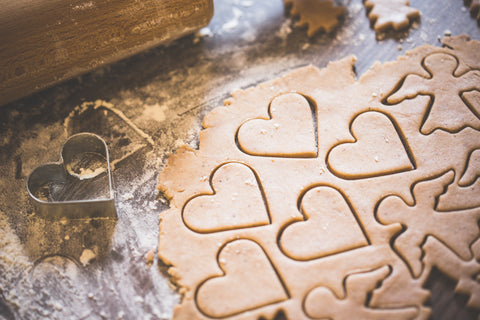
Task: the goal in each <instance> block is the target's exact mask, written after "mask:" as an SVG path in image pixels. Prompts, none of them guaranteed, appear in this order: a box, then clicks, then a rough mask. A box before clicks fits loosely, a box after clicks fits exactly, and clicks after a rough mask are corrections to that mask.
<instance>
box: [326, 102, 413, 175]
mask: <svg viewBox="0 0 480 320" xmlns="http://www.w3.org/2000/svg"><path fill="white" fill-rule="evenodd" d="M351 132H352V135H353V136H354V137H355V140H356V141H355V142H347V143H342V144H339V145H337V146H335V147H334V148H333V149H332V150H331V151H330V153H329V155H328V159H327V162H328V165H329V167H330V169H331V170H332V171H333V173H334V174H335V175H337V176H339V177H342V178H344V179H361V178H370V177H377V176H383V175H387V174H394V173H399V172H404V171H409V170H413V169H414V168H415V167H414V165H413V164H412V161H411V159H410V157H409V149H408V147H407V144H406V142H405V144H404V143H403V142H402V139H401V137H400V136H399V132H397V130H396V129H395V126H394V125H393V123H392V121H391V120H390V119H389V118H388V117H387V116H386V115H384V114H383V113H380V112H375V111H370V112H365V113H362V114H360V115H358V116H357V117H356V118H355V119H354V120H353V123H352V129H351Z"/></svg>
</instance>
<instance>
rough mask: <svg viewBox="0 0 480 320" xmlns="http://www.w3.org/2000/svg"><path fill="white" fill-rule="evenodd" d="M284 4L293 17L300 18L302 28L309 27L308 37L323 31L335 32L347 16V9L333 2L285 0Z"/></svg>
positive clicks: (331, 0)
mask: <svg viewBox="0 0 480 320" xmlns="http://www.w3.org/2000/svg"><path fill="white" fill-rule="evenodd" d="M283 3H284V5H285V7H286V8H289V9H290V14H291V15H292V16H294V17H296V16H300V21H299V24H300V26H302V27H305V26H308V31H307V36H308V37H312V36H314V35H315V34H316V33H317V32H319V31H322V30H323V31H325V32H327V33H328V32H331V31H333V29H335V28H336V27H337V26H338V19H339V18H340V17H341V16H343V15H344V14H345V7H341V6H336V5H335V4H334V3H333V0H283Z"/></svg>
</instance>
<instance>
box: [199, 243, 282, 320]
mask: <svg viewBox="0 0 480 320" xmlns="http://www.w3.org/2000/svg"><path fill="white" fill-rule="evenodd" d="M218 262H219V266H220V268H221V269H222V270H223V271H224V275H223V276H220V277H214V278H210V279H208V280H207V281H205V282H204V283H203V284H202V285H201V286H200V287H199V288H198V290H197V294H196V300H197V305H198V308H199V309H200V310H201V311H202V312H203V313H204V314H205V315H207V316H209V317H212V318H224V317H228V316H233V315H236V314H239V313H241V312H245V311H249V310H253V309H257V308H261V307H264V306H267V305H270V304H273V303H278V302H281V301H284V300H286V299H288V293H287V292H286V289H285V287H284V286H283V284H282V281H281V279H280V278H279V277H278V275H277V273H276V271H275V268H274V266H273V265H272V263H271V262H270V260H269V259H268V257H267V256H266V254H265V252H264V251H263V249H262V248H261V247H260V246H259V245H258V244H257V243H256V242H253V241H251V240H246V239H241V240H235V241H233V242H230V243H228V244H227V245H226V246H225V247H224V248H223V249H222V250H221V251H220V254H219V255H218Z"/></svg>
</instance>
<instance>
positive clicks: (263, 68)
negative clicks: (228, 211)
mask: <svg viewBox="0 0 480 320" xmlns="http://www.w3.org/2000/svg"><path fill="white" fill-rule="evenodd" d="M7 2H8V3H10V4H11V5H15V3H16V2H15V1H3V2H2V3H3V4H5V3H7ZM147 2H148V1H147ZM147 2H145V1H144V2H143V3H147ZM167 2H168V1H164V2H163V3H167ZM410 2H411V5H412V6H413V7H415V8H418V9H420V10H421V12H422V16H421V19H420V21H418V22H417V23H416V25H415V28H412V29H410V30H409V31H405V32H392V33H387V34H386V35H384V36H382V37H381V38H378V37H377V36H376V35H375V32H374V31H373V30H372V27H371V24H370V22H369V21H368V18H367V13H366V11H365V8H364V7H363V3H362V1H361V0H351V1H343V3H344V4H346V5H347V15H346V16H345V18H344V19H342V20H341V21H340V24H339V27H338V28H337V29H336V30H335V31H333V33H331V34H323V33H320V34H318V35H316V36H314V37H312V38H308V37H307V35H306V30H305V28H301V27H298V26H297V25H296V24H295V21H296V20H291V19H290V18H289V17H288V16H287V15H286V14H285V12H284V9H283V4H282V1H280V0H276V1H250V0H217V1H215V3H214V5H215V15H214V17H213V19H212V21H211V23H210V25H209V26H208V29H203V30H202V31H201V33H199V34H196V35H190V36H187V37H185V38H182V39H179V40H176V41H174V42H173V43H172V44H171V45H170V46H168V47H163V46H162V47H158V48H155V49H152V50H150V51H147V52H144V53H141V54H139V55H136V56H133V57H131V58H128V59H125V60H122V61H120V62H117V63H114V64H112V65H109V66H107V67H103V68H100V69H98V70H96V71H94V72H90V73H87V74H84V75H83V76H80V77H77V78H74V79H72V80H69V81H67V82H64V83H62V84H59V85H56V86H54V87H51V88H49V89H46V90H43V91H41V92H38V93H36V94H34V95H31V96H30V97H27V98H23V99H21V100H17V101H15V102H13V103H10V104H8V105H5V106H4V107H2V108H0V319H1V320H5V319H7V320H11V319H62V320H63V319H170V318H171V316H172V312H173V307H174V305H175V304H176V303H178V302H179V301H180V299H181V296H180V294H178V293H177V292H176V291H175V290H174V288H173V287H172V286H171V285H170V283H169V277H168V275H167V274H166V272H165V269H166V267H165V266H164V265H162V264H161V263H160V262H159V261H158V260H156V259H154V261H153V263H152V264H149V263H147V260H146V256H148V253H149V252H151V250H153V251H154V252H155V250H156V248H157V245H158V223H159V221H158V220H159V219H158V213H159V212H160V211H162V210H166V209H167V208H168V204H167V203H165V202H164V201H163V200H162V197H161V195H159V194H158V193H157V191H156V185H157V175H158V172H159V171H160V170H161V168H162V166H163V165H164V163H165V161H166V159H167V157H168V155H169V154H170V153H171V152H173V151H174V150H176V149H177V148H178V147H179V146H180V145H182V144H183V143H186V144H188V145H190V146H191V147H194V148H195V147H197V144H198V132H199V130H200V129H201V121H202V119H203V117H204V116H205V114H207V113H208V112H209V111H211V110H212V109H213V108H214V107H217V106H219V105H222V104H223V101H224V100H225V99H226V98H228V97H229V96H230V92H231V91H232V90H234V89H236V88H246V87H249V86H252V85H256V84H258V83H261V82H264V81H266V80H270V79H273V78H276V77H278V76H280V75H282V74H284V73H286V72H288V71H290V70H292V69H294V68H297V67H300V66H304V65H307V64H313V65H315V66H318V67H325V66H326V65H327V63H328V62H329V61H332V60H338V59H341V58H343V57H345V56H347V55H349V54H355V55H356V57H357V59H358V61H357V63H356V73H357V76H360V75H362V74H363V73H365V71H367V70H368V69H369V68H370V67H371V66H372V65H373V63H374V62H375V61H381V62H385V61H392V60H395V59H397V57H398V56H400V55H404V54H405V52H406V51H407V50H410V49H412V48H415V47H417V46H420V45H422V44H425V43H427V44H430V45H435V46H440V45H441V44H440V42H439V38H441V37H443V36H444V34H445V33H447V34H452V35H460V34H464V33H466V34H469V35H470V36H471V37H472V38H473V39H476V40H480V28H479V26H478V24H477V21H476V20H475V18H473V17H472V16H471V15H470V13H469V11H468V9H467V8H465V7H464V3H463V1H462V0H411V1H410ZM22 3H23V0H22ZM159 3H160V1H159ZM52 5H53V6H55V4H54V3H53V4H52ZM11 19H14V18H13V17H11ZM18 19H19V18H18ZM32 23H34V22H32ZM0 32H2V37H5V34H6V33H7V34H8V32H5V31H4V30H2V31H0ZM3 39H4V38H2V40H3ZM4 42H5V41H3V42H2V43H0V45H2V46H3V45H5V44H4ZM7 42H8V41H7ZM50 50H52V48H50ZM3 54H4V52H3V51H2V50H0V55H3ZM9 56H10V55H9ZM45 58H46V57H45ZM18 81H19V82H21V81H20V80H18ZM100 100H101V101H100ZM102 101H105V102H102ZM102 106H103V107H102ZM109 106H110V107H112V108H113V109H108V108H106V107H109ZM112 110H113V111H112ZM114 111H115V112H114ZM132 125H133V126H132ZM135 128H136V129H137V131H136V130H135ZM80 131H89V132H93V133H97V134H99V135H101V136H102V137H103V138H104V139H105V140H106V141H107V143H108V146H109V150H110V154H111V157H112V162H113V161H115V160H119V161H117V162H115V167H114V170H113V171H112V172H113V180H114V189H115V192H116V206H117V214H118V219H104V220H95V219H94V220H89V219H85V220H76V221H48V220H45V219H42V218H41V217H38V216H36V215H35V214H34V210H33V208H32V207H31V205H30V203H29V199H28V195H27V192H26V187H25V185H26V184H25V181H26V178H27V176H28V175H29V174H30V172H31V171H32V170H33V169H34V168H35V167H37V166H39V165H40V164H43V163H45V162H49V161H58V160H59V150H60V148H61V145H62V143H63V142H65V140H66V139H67V137H68V136H70V135H72V134H74V133H76V132H80ZM139 132H143V133H144V134H145V135H146V136H148V137H149V138H150V139H151V141H152V142H153V143H150V142H149V141H148V139H145V137H143V136H141V135H139ZM92 254H93V256H92ZM179 254H188V252H180V253H179ZM455 285H456V283H454V282H453V281H452V280H450V279H448V278H447V277H446V276H444V275H442V274H441V273H440V272H434V273H433V274H432V275H431V277H430V279H429V281H428V282H427V284H426V286H427V287H428V288H429V289H431V290H432V295H431V298H430V300H429V302H428V303H429V306H430V307H431V308H432V310H433V312H432V319H435V320H437V319H438V320H447V319H477V317H478V311H476V310H471V309H468V308H467V307H466V297H465V296H462V295H458V294H455V293H454V292H453V290H454V286H455Z"/></svg>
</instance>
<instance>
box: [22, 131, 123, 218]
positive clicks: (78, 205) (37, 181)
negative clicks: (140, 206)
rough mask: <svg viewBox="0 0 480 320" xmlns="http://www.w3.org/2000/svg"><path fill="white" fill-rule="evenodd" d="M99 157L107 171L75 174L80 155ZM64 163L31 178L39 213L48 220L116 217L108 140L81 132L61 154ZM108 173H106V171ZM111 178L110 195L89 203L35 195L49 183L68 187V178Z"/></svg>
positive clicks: (35, 172) (29, 182) (36, 172)
mask: <svg viewBox="0 0 480 320" xmlns="http://www.w3.org/2000/svg"><path fill="white" fill-rule="evenodd" d="M82 154H97V155H100V156H101V157H102V158H104V159H105V161H106V170H101V171H99V172H97V171H95V172H93V174H91V175H90V176H87V177H84V178H82V177H79V175H77V174H76V173H74V172H72V168H71V166H72V163H74V161H75V159H76V158H78V156H79V155H82ZM60 156H61V160H60V162H53V163H47V164H44V165H41V166H39V167H37V168H35V169H34V170H33V171H32V173H31V174H30V175H29V177H28V179H27V191H28V194H29V196H30V198H31V200H32V202H33V205H34V207H35V210H36V213H37V214H39V215H41V216H43V217H46V218H63V217H65V218H70V219H81V218H97V217H101V218H107V217H116V216H117V213H116V209H115V196H114V192H113V188H112V175H111V172H110V159H109V154H108V147H107V144H106V143H105V141H104V140H103V139H102V138H101V137H99V136H97V135H96V134H93V133H88V132H84V133H78V134H75V135H73V136H71V137H70V138H68V140H67V141H66V142H65V143H64V144H63V146H62V149H61V152H60ZM105 171H106V172H105ZM104 173H106V174H107V175H108V177H107V179H108V192H107V193H108V196H107V197H103V198H100V199H85V200H67V201H58V200H44V199H39V198H38V197H37V196H36V195H35V194H36V193H37V191H38V190H40V189H41V188H42V187H44V186H48V185H49V184H56V185H65V184H66V182H67V179H69V178H76V179H78V180H83V179H90V178H93V177H96V176H99V175H100V174H104Z"/></svg>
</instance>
